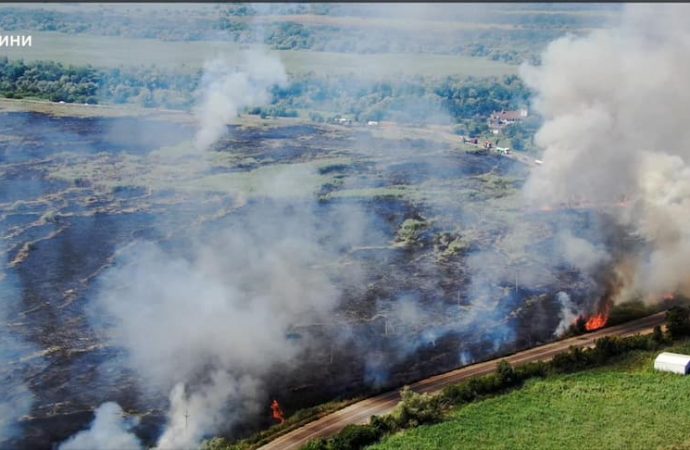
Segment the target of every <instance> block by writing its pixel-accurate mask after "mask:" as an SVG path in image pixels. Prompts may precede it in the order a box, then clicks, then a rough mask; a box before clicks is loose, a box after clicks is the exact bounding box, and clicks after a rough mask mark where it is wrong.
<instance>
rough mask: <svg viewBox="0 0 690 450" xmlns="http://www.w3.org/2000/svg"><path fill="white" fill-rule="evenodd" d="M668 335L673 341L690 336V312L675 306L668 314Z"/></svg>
mask: <svg viewBox="0 0 690 450" xmlns="http://www.w3.org/2000/svg"><path fill="white" fill-rule="evenodd" d="M666 323H667V327H668V333H669V335H670V336H671V338H672V339H678V338H679V337H683V336H688V335H690V310H689V309H688V308H686V307H685V306H674V307H672V308H671V309H669V310H668V311H667V312H666Z"/></svg>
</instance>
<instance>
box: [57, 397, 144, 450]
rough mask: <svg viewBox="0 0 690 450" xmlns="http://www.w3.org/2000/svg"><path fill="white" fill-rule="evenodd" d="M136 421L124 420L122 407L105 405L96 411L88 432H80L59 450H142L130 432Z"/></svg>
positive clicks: (111, 403)
mask: <svg viewBox="0 0 690 450" xmlns="http://www.w3.org/2000/svg"><path fill="white" fill-rule="evenodd" d="M134 425H136V421H135V420H127V419H125V418H123V411H122V408H121V407H120V405H118V404H117V403H114V402H108V403H103V404H102V405H101V406H99V407H98V408H97V409H96V411H95V418H94V419H93V422H92V423H91V427H90V428H89V429H88V430H84V431H80V432H79V433H77V434H75V435H74V436H72V437H71V438H69V439H68V440H67V441H65V442H63V443H62V444H61V445H60V447H59V450H95V449H98V450H140V449H143V447H142V445H141V442H139V439H137V437H136V436H135V435H134V434H132V433H130V432H129V430H130V429H131V428H132V427H133V426H134Z"/></svg>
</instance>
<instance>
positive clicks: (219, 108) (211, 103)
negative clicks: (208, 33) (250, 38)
mask: <svg viewBox="0 0 690 450" xmlns="http://www.w3.org/2000/svg"><path fill="white" fill-rule="evenodd" d="M286 82H287V74H286V72H285V67H284V66H283V64H282V62H281V61H280V59H278V58H277V57H275V56H270V55H268V54H265V53H260V52H257V51H252V52H244V53H241V54H239V55H238V61H234V62H231V61H229V60H227V59H225V58H217V59H215V60H213V61H211V62H209V63H207V64H206V65H205V66H204V75H203V77H202V80H201V92H200V95H201V103H200V105H199V107H198V108H197V109H196V111H195V115H196V117H197V120H198V122H199V131H198V132H197V135H196V141H195V143H196V147H197V148H198V149H201V150H204V149H206V148H208V147H210V146H211V145H213V143H215V142H216V141H217V140H218V139H219V138H221V137H222V136H223V135H224V134H225V131H226V127H227V125H228V123H229V122H231V121H232V120H233V119H235V118H236V117H237V115H238V114H239V113H240V112H241V111H242V109H243V108H245V107H250V106H260V105H263V104H266V103H268V102H269V100H270V99H271V92H270V89H271V87H272V86H275V85H282V84H285V83H286Z"/></svg>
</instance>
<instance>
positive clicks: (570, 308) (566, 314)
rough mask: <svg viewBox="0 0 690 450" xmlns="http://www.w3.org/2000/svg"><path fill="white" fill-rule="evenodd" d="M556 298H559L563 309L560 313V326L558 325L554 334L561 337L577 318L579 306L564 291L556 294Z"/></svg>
mask: <svg viewBox="0 0 690 450" xmlns="http://www.w3.org/2000/svg"><path fill="white" fill-rule="evenodd" d="M556 300H558V303H559V304H560V305H561V310H560V312H559V313H558V318H559V319H560V322H558V326H557V327H556V331H554V332H553V335H554V336H556V337H560V336H563V334H564V333H565V332H566V331H568V328H570V326H571V325H572V324H573V323H574V322H575V320H577V317H578V308H577V305H575V304H574V303H573V302H572V301H571V300H570V296H569V295H568V294H566V293H565V292H563V291H561V292H559V293H558V294H556Z"/></svg>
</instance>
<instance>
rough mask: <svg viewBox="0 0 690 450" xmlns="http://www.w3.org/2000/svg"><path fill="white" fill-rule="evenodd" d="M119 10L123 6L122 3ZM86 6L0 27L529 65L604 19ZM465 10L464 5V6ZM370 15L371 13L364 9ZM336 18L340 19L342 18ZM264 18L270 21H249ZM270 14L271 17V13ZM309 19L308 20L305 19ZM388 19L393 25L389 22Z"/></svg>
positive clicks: (1, 16) (1, 19)
mask: <svg viewBox="0 0 690 450" xmlns="http://www.w3.org/2000/svg"><path fill="white" fill-rule="evenodd" d="M123 8H125V7H123ZM128 8H129V9H121V10H116V9H112V8H103V9H102V10H99V9H95V8H87V9H84V10H83V11H80V10H71V11H62V10H52V9H36V8H32V9H26V8H13V7H6V8H1V13H0V29H1V30H3V31H5V32H12V31H24V32H25V31H30V30H35V31H58V32H63V33H70V34H75V33H87V34H96V35H107V36H123V37H132V38H151V39H161V40H175V41H199V40H224V41H234V42H238V43H264V44H267V45H269V46H270V47H271V48H274V49H279V50H297V49H303V50H307V49H308V50H315V51H333V52H347V53H352V52H356V53H434V54H455V55H464V56H477V57H486V58H489V59H492V60H497V61H503V62H507V63H515V64H517V63H520V62H522V61H530V62H536V61H537V59H538V55H539V53H540V51H541V50H542V49H543V47H544V46H545V45H546V44H547V43H548V42H550V41H551V40H553V39H554V38H556V37H557V36H560V35H562V34H563V33H564V32H566V31H568V32H575V33H577V32H578V30H581V29H584V28H588V27H596V26H601V25H602V24H603V23H604V22H605V17H606V16H601V15H596V14H594V15H592V14H589V15H588V14H585V15H579V14H571V13H568V12H567V11H552V12H549V13H548V14H546V13H541V14H533V13H520V10H519V9H518V10H517V11H512V13H511V14H508V13H506V12H501V11H500V10H492V12H487V13H484V14H482V15H481V16H479V17H478V16H476V15H470V14H467V15H464V14H459V13H458V14H456V16H457V17H456V16H453V20H455V21H457V22H459V23H468V24H471V23H473V21H475V20H479V22H480V23H483V24H484V25H486V26H479V27H472V26H469V27H467V28H458V29H453V30H445V31H438V30H434V27H429V29H428V30H425V31H424V32H419V30H416V31H415V30H414V29H407V28H405V27H399V26H394V25H390V24H389V25H388V26H354V25H352V23H353V22H354V23H355V24H356V23H357V21H358V17H356V16H352V14H357V13H360V14H362V17H367V16H366V14H367V12H368V10H366V8H367V6H366V5H364V6H362V5H359V8H364V10H363V11H359V12H358V9H357V8H358V7H357V6H354V5H353V6H350V7H348V6H345V5H329V4H313V5H304V4H301V5H300V4H294V5H291V6H286V5H282V7H281V6H280V5H263V7H262V10H261V11H260V12H259V11H257V10H255V9H254V8H253V7H252V6H250V5H246V4H234V5H215V6H208V7H207V8H206V9H203V10H189V11H186V10H181V9H172V8H171V9H170V10H166V11H156V13H155V14H154V13H152V12H151V11H147V10H146V9H141V10H139V9H137V6H136V5H131V6H130V7H128ZM342 8H348V9H347V14H350V16H348V17H347V18H348V19H349V20H348V21H347V23H348V24H350V25H348V26H345V25H344V24H342V23H340V22H337V21H336V22H333V23H329V24H323V23H319V22H318V21H315V22H313V21H310V20H303V21H302V22H297V21H296V20H295V19H291V17H290V16H285V19H282V18H281V14H291V15H292V17H296V16H297V17H298V16H299V15H304V14H309V15H311V16H312V17H318V16H321V15H328V16H329V17H331V18H336V17H342V16H344V14H345V11H343V10H342ZM468 11H469V10H468ZM369 12H370V11H369ZM341 15H342V16H341ZM262 16H269V17H270V20H267V21H261V20H258V21H257V20H255V18H259V19H260V18H261V17H262ZM276 16H277V17H276ZM312 22H313V23H312ZM394 23H395V22H394Z"/></svg>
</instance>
